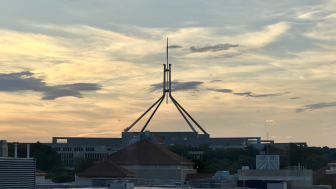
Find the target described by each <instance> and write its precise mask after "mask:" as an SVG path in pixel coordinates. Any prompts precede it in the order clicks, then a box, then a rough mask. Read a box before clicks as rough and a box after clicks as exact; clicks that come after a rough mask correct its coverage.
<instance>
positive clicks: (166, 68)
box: [124, 38, 208, 134]
mask: <svg viewBox="0 0 336 189" xmlns="http://www.w3.org/2000/svg"><path fill="white" fill-rule="evenodd" d="M166 54H167V63H166V64H163V90H162V96H161V97H160V98H159V99H158V100H157V101H156V102H155V103H154V104H153V105H152V106H151V107H149V108H148V109H147V110H146V111H145V112H144V113H143V114H142V115H141V116H140V117H139V118H138V119H137V120H135V122H134V123H133V124H132V125H130V126H129V127H127V128H126V129H124V132H128V131H129V130H130V129H131V128H132V127H133V126H134V125H135V124H136V123H138V121H140V120H141V118H142V117H143V116H145V115H146V114H147V113H148V112H149V111H150V110H151V109H152V108H153V107H154V106H156V105H157V106H156V108H155V109H154V111H153V113H152V114H151V115H150V117H149V118H148V120H147V122H146V124H145V125H144V127H143V128H142V129H141V132H143V131H144V130H145V129H146V127H147V125H148V124H149V122H150V121H151V120H152V118H153V116H154V114H155V113H156V111H157V109H158V108H159V107H160V105H161V103H162V101H163V100H164V99H165V97H166V93H168V94H167V98H166V99H167V104H168V98H170V99H171V101H172V102H173V103H174V105H175V107H176V108H177V110H178V111H179V112H180V113H181V115H182V117H183V118H184V120H185V121H186V122H187V124H188V125H189V127H190V128H191V130H192V131H193V132H196V130H195V129H194V127H193V126H192V124H191V123H190V121H189V120H188V118H187V117H189V119H190V120H191V121H192V122H194V124H196V126H197V127H198V128H199V129H200V130H201V131H202V132H203V133H204V134H208V133H207V132H206V131H205V130H204V129H203V128H202V127H201V126H200V125H199V124H198V123H197V122H196V121H195V120H194V118H192V117H191V115H190V114H189V113H188V112H187V111H186V110H185V109H184V108H183V107H182V106H181V105H180V104H179V103H178V102H177V101H176V100H175V98H174V97H173V96H172V94H171V92H172V88H171V64H168V38H167V53H166ZM167 72H168V74H166V73H167Z"/></svg>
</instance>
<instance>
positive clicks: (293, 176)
mask: <svg viewBox="0 0 336 189" xmlns="http://www.w3.org/2000/svg"><path fill="white" fill-rule="evenodd" d="M238 175H239V180H272V181H277V180H279V181H291V183H292V185H304V186H308V185H312V184H313V171H312V170H238Z"/></svg>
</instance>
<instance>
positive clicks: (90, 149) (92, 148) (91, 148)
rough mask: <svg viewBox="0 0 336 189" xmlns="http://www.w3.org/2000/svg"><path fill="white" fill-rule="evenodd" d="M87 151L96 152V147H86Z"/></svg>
mask: <svg viewBox="0 0 336 189" xmlns="http://www.w3.org/2000/svg"><path fill="white" fill-rule="evenodd" d="M85 151H87V152H92V151H94V147H86V148H85Z"/></svg>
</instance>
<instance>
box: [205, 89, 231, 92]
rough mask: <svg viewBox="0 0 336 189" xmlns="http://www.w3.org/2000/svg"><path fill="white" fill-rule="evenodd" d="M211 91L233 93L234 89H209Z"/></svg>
mask: <svg viewBox="0 0 336 189" xmlns="http://www.w3.org/2000/svg"><path fill="white" fill-rule="evenodd" d="M207 90H209V91H216V92H220V93H232V89H207Z"/></svg>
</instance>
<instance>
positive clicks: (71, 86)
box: [0, 0, 336, 148]
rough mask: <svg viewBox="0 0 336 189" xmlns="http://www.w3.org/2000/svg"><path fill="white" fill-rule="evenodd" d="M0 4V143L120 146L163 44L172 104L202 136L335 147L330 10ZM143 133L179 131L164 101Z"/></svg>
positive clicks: (152, 81) (156, 92)
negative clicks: (103, 141)
mask: <svg viewBox="0 0 336 189" xmlns="http://www.w3.org/2000/svg"><path fill="white" fill-rule="evenodd" d="M188 2H189V3H188ZM2 4H3V6H1V7H0V16H1V17H2V18H3V19H0V60H1V67H2V71H1V73H0V97H1V100H0V104H1V105H2V110H1V114H0V115H1V117H0V139H3V140H7V141H8V142H11V141H28V142H36V141H48V140H51V138H52V137H57V136H64V137H101V138H118V137H121V134H120V133H121V132H122V131H123V130H124V129H125V128H126V127H128V126H130V125H131V124H132V123H133V122H134V121H135V120H136V119H137V118H138V117H139V116H140V115H141V114H142V113H143V112H144V111H146V110H147V109H148V108H149V107H150V106H151V105H152V104H153V103H154V102H155V101H156V100H157V99H158V98H159V97H160V96H161V93H162V64H165V63H166V50H165V47H166V38H167V37H168V38H169V63H170V64H172V94H173V95H174V98H175V99H176V100H177V101H178V102H179V103H180V104H181V105H182V106H183V107H184V108H185V109H186V111H188V113H189V114H190V115H191V116H192V117H193V118H194V119H195V120H196V121H197V122H198V123H199V124H200V125H201V126H202V128H203V129H204V130H205V131H207V132H208V133H209V134H210V136H211V137H261V139H263V140H266V138H267V135H269V140H274V142H275V143H285V142H307V144H308V146H319V147H323V146H328V147H330V148H336V143H335V139H334V136H335V135H336V127H335V126H336V118H335V112H336V89H335V87H334V86H335V81H336V78H335V71H336V53H335V51H336V48H335V46H334V43H335V40H336V38H335V36H336V24H335V23H334V19H335V18H336V14H335V12H334V10H335V9H336V2H334V1H331V0H330V1H327V0H323V1H318V2H316V1H311V0H308V1H307V0H305V1H303V0H302V1H295V2H292V1H284V2H264V1H253V2H244V3H243V2H240V1H234V2H204V1H198V0H197V1H195V0H193V1H187V2H183V3H182V2H160V3H159V2H156V1H153V0H146V1H141V2H132V1H124V2H117V1H105V0H97V1H94V2H92V1H86V0H83V1H80V2H79V1H67V0H61V1H54V2H48V3H47V2H45V1H42V0H36V1H32V2H28V1H24V2H20V3H18V2H14V1H6V2H3V3H2ZM186 5H188V6H186ZM23 7H24V8H23ZM153 15H155V16H153ZM149 114H150V113H149ZM148 117H149V115H146V116H145V117H144V118H143V119H142V120H141V121H139V123H137V124H136V125H135V126H134V127H133V128H132V129H131V131H133V130H134V131H140V130H141V128H142V127H143V125H144V124H145V122H146V121H147V119H148ZM146 129H147V130H150V131H151V132H174V131H176V132H181V131H190V132H191V130H190V128H189V126H188V125H187V123H186V122H185V120H184V119H183V117H182V116H181V115H180V113H179V112H178V110H177V109H176V107H174V105H173V103H172V102H171V101H169V103H168V104H166V103H162V105H161V106H160V108H159V109H158V111H157V113H156V114H155V116H154V117H153V119H152V121H151V122H150V123H149V125H148V126H147V128H146ZM195 129H196V130H197V131H198V132H199V133H201V131H200V130H199V129H198V128H197V127H195ZM267 133H268V134H267Z"/></svg>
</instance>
